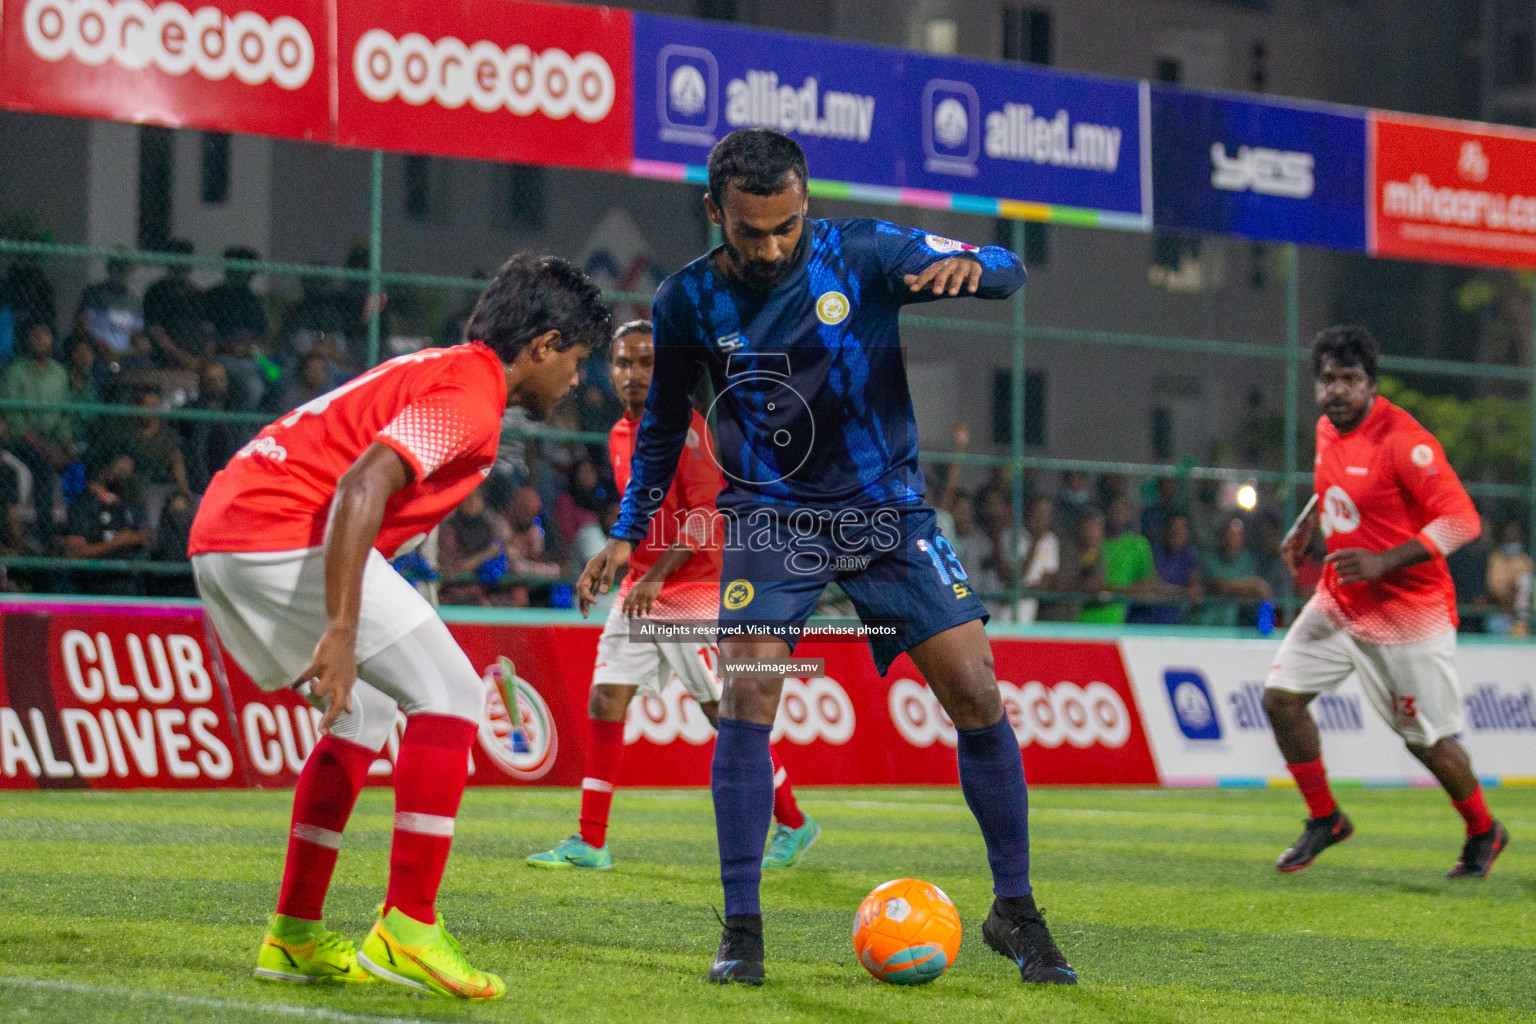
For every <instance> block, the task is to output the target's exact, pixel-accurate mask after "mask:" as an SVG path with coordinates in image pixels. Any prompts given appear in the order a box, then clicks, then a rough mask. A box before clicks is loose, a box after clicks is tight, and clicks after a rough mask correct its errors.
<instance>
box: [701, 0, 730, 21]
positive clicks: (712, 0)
mask: <svg viewBox="0 0 1536 1024" xmlns="http://www.w3.org/2000/svg"><path fill="white" fill-rule="evenodd" d="M694 14H695V15H696V16H697V17H700V18H708V19H709V20H710V21H740V20H741V4H740V3H739V2H738V0H696V3H695V4H694Z"/></svg>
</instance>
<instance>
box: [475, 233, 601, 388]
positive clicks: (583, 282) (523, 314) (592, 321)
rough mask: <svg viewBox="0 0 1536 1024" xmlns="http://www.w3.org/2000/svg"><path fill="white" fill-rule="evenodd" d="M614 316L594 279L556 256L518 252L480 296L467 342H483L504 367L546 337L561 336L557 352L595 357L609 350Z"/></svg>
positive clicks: (502, 267) (497, 272)
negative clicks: (585, 351) (583, 350)
mask: <svg viewBox="0 0 1536 1024" xmlns="http://www.w3.org/2000/svg"><path fill="white" fill-rule="evenodd" d="M611 316H612V314H610V313H609V312H608V307H607V306H605V305H604V304H603V296H602V292H601V291H600V290H599V289H598V287H597V285H595V284H593V283H592V279H591V278H589V277H588V276H587V275H586V274H583V273H582V272H581V271H579V270H577V269H576V268H575V267H573V266H571V264H570V263H568V262H566V261H565V260H563V259H561V258H560V257H558V256H540V255H537V254H536V253H531V252H520V253H518V254H517V255H516V256H513V257H512V258H511V259H509V260H507V262H505V263H503V264H502V265H501V269H499V270H497V271H496V277H495V279H494V280H492V281H491V283H490V286H489V287H488V288H486V289H485V291H484V292H482V293H481V294H480V299H479V301H478V302H476V303H475V309H474V312H473V313H471V314H470V315H469V322H468V323H467V324H465V326H464V336H465V337H466V338H468V339H470V340H471V341H479V342H484V343H485V344H486V345H489V346H490V348H491V351H493V352H495V353H496V358H498V359H500V360H501V361H502V362H503V363H511V362H512V361H514V360H515V359H517V356H518V353H520V352H522V350H523V349H524V347H526V346H527V344H528V343H529V342H530V341H532V340H533V339H534V338H537V337H538V336H539V335H541V334H543V333H544V332H545V331H559V332H560V342H559V344H557V345H556V346H555V347H556V349H557V350H559V351H562V352H563V351H565V350H566V349H569V348H574V347H575V346H577V345H587V346H589V347H590V348H591V349H592V354H593V355H594V356H600V355H601V354H602V353H604V352H605V351H606V349H607V346H608V324H609V321H610V319H611Z"/></svg>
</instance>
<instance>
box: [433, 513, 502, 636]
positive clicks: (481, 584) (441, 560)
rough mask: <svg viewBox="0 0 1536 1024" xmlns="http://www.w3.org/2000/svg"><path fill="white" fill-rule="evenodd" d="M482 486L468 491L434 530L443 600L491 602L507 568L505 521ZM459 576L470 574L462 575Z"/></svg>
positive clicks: (440, 594) (441, 600)
mask: <svg viewBox="0 0 1536 1024" xmlns="http://www.w3.org/2000/svg"><path fill="white" fill-rule="evenodd" d="M485 490H486V489H485V487H484V486H481V487H477V488H476V489H475V490H473V491H471V492H470V493H469V496H468V497H466V498H465V499H464V500H463V501H461V502H459V507H458V508H456V509H454V511H453V514H452V515H450V516H449V517H448V518H447V519H444V520H443V525H442V529H440V530H439V531H438V534H437V567H438V574H439V576H440V577H441V579H442V584H441V586H440V587H439V588H438V592H437V596H438V601H439V602H440V603H442V604H472V605H482V606H484V605H490V604H495V603H507V602H506V601H505V600H503V601H500V602H498V601H495V600H494V599H493V588H494V587H495V584H496V582H497V580H499V579H500V577H501V576H503V575H504V574H505V573H506V571H507V546H506V537H505V535H506V525H505V524H504V523H503V522H501V521H500V520H498V519H497V517H496V516H493V515H492V514H491V512H490V509H489V508H488V507H487V505H486V496H485ZM461 577H469V578H467V579H461Z"/></svg>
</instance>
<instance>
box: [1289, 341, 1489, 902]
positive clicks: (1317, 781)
mask: <svg viewBox="0 0 1536 1024" xmlns="http://www.w3.org/2000/svg"><path fill="white" fill-rule="evenodd" d="M1378 354H1379V353H1378V349H1377V346H1376V339H1375V338H1373V337H1371V335H1370V332H1368V331H1366V330H1365V329H1364V328H1362V327H1330V328H1328V329H1327V330H1325V331H1322V332H1321V333H1319V334H1318V336H1317V340H1316V341H1315V342H1314V343H1313V348H1312V370H1313V372H1314V374H1316V377H1317V404H1318V405H1320V406H1321V407H1322V410H1323V415H1322V417H1321V418H1320V419H1319V420H1318V421H1317V470H1316V476H1315V481H1316V482H1315V487H1316V491H1317V496H1318V502H1317V507H1316V508H1315V509H1314V510H1313V511H1312V512H1311V514H1310V515H1309V516H1308V517H1307V519H1306V520H1305V521H1304V522H1303V523H1302V524H1301V526H1300V528H1299V529H1298V530H1297V531H1296V532H1295V534H1293V535H1292V536H1291V537H1290V538H1289V539H1288V540H1287V541H1286V543H1285V547H1284V554H1285V558H1286V560H1287V562H1289V564H1290V565H1291V568H1292V569H1293V570H1294V569H1295V568H1296V567H1297V566H1298V565H1300V564H1301V561H1302V559H1303V557H1304V556H1305V552H1306V549H1307V545H1308V543H1309V542H1310V541H1311V538H1312V533H1313V531H1314V530H1316V529H1317V528H1318V527H1321V528H1322V531H1323V536H1324V537H1325V538H1327V541H1328V558H1327V565H1326V567H1325V568H1324V571H1323V579H1322V582H1321V583H1320V584H1319V585H1318V588H1317V592H1316V594H1315V595H1314V596H1313V597H1312V599H1311V600H1310V601H1308V602H1307V605H1306V607H1305V608H1303V609H1302V611H1301V614H1300V615H1299V616H1297V618H1296V622H1295V624H1294V625H1293V626H1292V627H1291V630H1290V632H1289V633H1288V634H1287V635H1286V638H1285V642H1284V643H1282V644H1281V645H1280V653H1279V656H1278V657H1277V658H1276V660H1275V665H1274V668H1272V669H1271V670H1270V673H1269V680H1268V682H1267V684H1266V688H1265V691H1264V710H1265V711H1266V712H1268V713H1269V720H1270V724H1271V725H1273V726H1274V730H1275V742H1276V743H1278V744H1279V746H1280V753H1281V754H1282V755H1284V757H1285V761H1286V766H1287V767H1288V768H1289V769H1290V772H1291V775H1292V776H1294V777H1295V779H1296V785H1297V786H1298V787H1300V789H1301V794H1302V796H1303V797H1305V798H1306V801H1307V809H1308V811H1309V813H1310V815H1311V816H1310V818H1309V819H1308V821H1307V827H1306V830H1305V831H1303V832H1302V834H1301V838H1299V839H1297V840H1296V843H1295V845H1293V846H1292V847H1291V848H1290V849H1289V850H1286V851H1285V853H1283V854H1281V855H1280V860H1279V861H1278V862H1277V863H1276V865H1275V866H1276V867H1277V868H1279V869H1280V870H1281V871H1298V870H1300V869H1301V868H1304V867H1306V866H1307V865H1308V864H1310V863H1312V861H1313V859H1315V858H1316V857H1317V855H1318V854H1319V853H1321V852H1322V851H1323V850H1325V849H1327V848H1328V847H1330V846H1332V845H1334V844H1335V843H1341V842H1343V841H1344V840H1346V839H1348V838H1349V837H1350V835H1351V833H1352V832H1353V831H1354V826H1353V825H1351V824H1350V821H1349V818H1347V817H1345V815H1344V812H1343V811H1341V810H1340V809H1339V807H1338V804H1337V803H1335V802H1334V799H1333V794H1332V793H1331V792H1329V789H1328V776H1327V774H1326V773H1325V772H1324V770H1323V760H1322V746H1321V743H1320V741H1319V736H1318V731H1317V724H1316V723H1315V722H1314V721H1313V720H1312V716H1311V714H1309V713H1308V711H1307V705H1308V704H1309V703H1311V701H1312V699H1313V698H1314V697H1316V696H1317V695H1318V694H1319V693H1321V692H1323V691H1324V690H1332V689H1333V688H1334V687H1336V686H1338V685H1339V684H1340V683H1342V682H1343V681H1344V679H1345V677H1347V676H1348V675H1349V674H1350V673H1351V672H1358V673H1359V674H1360V682H1361V685H1362V686H1363V687H1364V689H1365V692H1366V696H1367V697H1368V698H1369V699H1370V701H1371V704H1372V706H1374V707H1375V708H1376V710H1377V712H1378V713H1379V714H1380V715H1381V717H1382V718H1384V719H1386V721H1387V722H1388V724H1390V725H1391V726H1392V727H1393V728H1394V729H1396V730H1397V734H1398V735H1399V736H1401V737H1402V738H1403V742H1405V743H1406V744H1407V745H1408V749H1409V750H1410V751H1411V752H1412V753H1413V756H1414V757H1416V758H1418V759H1419V760H1420V761H1422V762H1423V763H1424V766H1425V767H1426V768H1428V769H1429V770H1430V771H1431V772H1432V773H1433V774H1434V776H1435V778H1436V779H1438V780H1439V781H1440V785H1441V786H1443V787H1445V791H1446V793H1448V794H1449V795H1450V798H1451V803H1452V805H1453V806H1454V807H1455V808H1456V810H1457V812H1458V813H1460V814H1461V816H1462V818H1464V819H1465V820H1466V823H1467V840H1466V844H1465V845H1464V846H1463V847H1462V850H1461V859H1460V860H1459V861H1457V862H1456V866H1455V867H1453V868H1452V869H1451V870H1450V871H1449V872H1448V873H1447V875H1446V877H1448V878H1481V877H1483V876H1484V875H1486V874H1488V869H1489V868H1491V867H1492V866H1493V860H1494V858H1495V857H1497V856H1498V855H1499V852H1500V851H1501V850H1503V849H1504V847H1505V845H1506V844H1507V843H1508V842H1509V833H1508V832H1506V831H1505V830H1504V826H1503V825H1501V824H1499V823H1498V822H1497V821H1494V820H1493V818H1492V817H1491V816H1490V815H1489V814H1488V807H1487V805H1486V804H1485V803H1484V802H1483V790H1482V787H1481V786H1480V785H1479V784H1478V781H1477V775H1476V774H1475V773H1474V772H1473V771H1472V762H1471V759H1470V758H1468V757H1467V751H1466V749H1465V748H1464V747H1462V745H1461V744H1460V743H1459V742H1458V741H1457V739H1456V736H1457V734H1458V733H1460V732H1461V731H1462V729H1463V728H1464V722H1463V718H1462V711H1461V686H1460V684H1459V683H1458V682H1457V677H1456V591H1455V588H1454V587H1453V586H1452V585H1451V575H1450V572H1449V571H1448V570H1447V569H1446V565H1445V558H1446V556H1447V555H1449V554H1450V553H1451V552H1452V551H1455V550H1456V549H1457V548H1459V547H1461V545H1463V544H1465V543H1466V542H1467V541H1469V540H1472V539H1474V538H1475V537H1477V535H1478V528H1479V524H1478V517H1477V510H1476V509H1475V508H1473V506H1472V499H1471V498H1469V497H1467V492H1466V491H1465V490H1464V489H1463V488H1462V486H1461V481H1460V480H1458V479H1457V478H1456V472H1455V471H1454V470H1453V469H1451V466H1450V464H1449V463H1448V462H1446V460H1445V452H1444V451H1442V450H1441V448H1440V443H1439V442H1438V441H1436V440H1435V438H1434V435H1432V434H1431V433H1430V432H1429V431H1427V430H1425V429H1424V428H1423V427H1421V426H1420V425H1419V424H1418V422H1417V421H1416V420H1415V419H1414V418H1413V417H1412V416H1410V415H1408V414H1407V413H1406V412H1404V411H1403V410H1402V409H1399V408H1397V407H1396V406H1394V405H1393V404H1392V403H1391V402H1388V401H1387V400H1386V399H1385V398H1382V397H1381V396H1380V395H1378V394H1377V393H1376V364H1377V358H1378Z"/></svg>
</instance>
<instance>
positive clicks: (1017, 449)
mask: <svg viewBox="0 0 1536 1024" xmlns="http://www.w3.org/2000/svg"><path fill="white" fill-rule="evenodd" d="M1012 241H1013V251H1014V252H1016V253H1018V254H1019V259H1021V260H1022V259H1023V258H1024V222H1023V221H1021V220H1016V221H1014V222H1013V239H1012ZM1024 328H1025V322H1024V288H1023V286H1020V287H1019V290H1018V291H1016V292H1014V293H1013V373H1012V384H1013V389H1012V390H1013V395H1012V399H1011V403H1010V405H1011V407H1010V409H1009V414H1010V421H1009V426H1008V435H1009V438H1008V439H1009V445H1010V450H1009V455H1010V456H1011V457H1012V459H1013V480H1012V487H1011V488H1010V490H1011V492H1012V493H1011V494H1010V495H1009V503H1010V504H1012V505H1013V550H1012V551H1010V552H1008V561H1009V562H1011V563H1012V564H1013V585H1012V586H1011V587H1009V588H1008V589H1009V595H1008V597H1009V601H1010V603H1011V604H1012V605H1013V610H1014V614H1015V615H1017V614H1018V609H1019V603H1020V601H1021V600H1022V597H1023V595H1022V594H1021V593H1020V591H1021V590H1022V589H1023V587H1024V566H1023V565H1021V564H1020V562H1019V558H1020V552H1019V538H1021V537H1023V536H1024V346H1025V344H1026V337H1025V333H1024Z"/></svg>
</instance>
